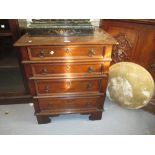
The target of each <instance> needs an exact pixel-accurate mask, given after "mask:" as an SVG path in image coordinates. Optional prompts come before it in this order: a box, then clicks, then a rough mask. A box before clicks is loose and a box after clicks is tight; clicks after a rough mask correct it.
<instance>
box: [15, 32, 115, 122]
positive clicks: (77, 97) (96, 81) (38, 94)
mask: <svg viewBox="0 0 155 155" xmlns="http://www.w3.org/2000/svg"><path fill="white" fill-rule="evenodd" d="M116 43H117V42H116V41H115V39H113V38H112V37H111V36H110V35H109V34H107V33H106V32H105V31H103V30H101V29H97V30H95V33H94V35H90V36H70V37H58V36H57V37H52V36H38V37H36V36H35V37H32V36H28V35H27V34H25V35H24V36H22V37H21V38H20V39H19V40H18V41H17V42H16V43H15V46H18V47H20V53H21V56H22V64H23V65H24V69H25V74H26V77H27V81H28V86H29V90H30V93H31V95H32V96H33V103H34V109H35V115H36V117H37V120H38V123H48V122H50V118H49V117H54V116H57V115H60V114H69V113H80V114H88V115H90V116H89V119H90V120H100V119H101V117H102V111H103V104H104V99H105V91H106V86H107V79H108V69H109V66H110V62H111V51H112V45H113V44H116Z"/></svg>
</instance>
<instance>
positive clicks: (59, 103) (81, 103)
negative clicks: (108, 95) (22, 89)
mask: <svg viewBox="0 0 155 155" xmlns="http://www.w3.org/2000/svg"><path fill="white" fill-rule="evenodd" d="M103 99H104V98H103V96H97V97H96V96H95V97H76V98H40V99H38V102H39V107H40V110H58V109H64V110H66V109H81V108H98V109H102V108H103Z"/></svg>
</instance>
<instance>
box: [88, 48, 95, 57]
mask: <svg viewBox="0 0 155 155" xmlns="http://www.w3.org/2000/svg"><path fill="white" fill-rule="evenodd" d="M94 55H95V51H94V49H92V48H91V49H89V51H88V56H89V57H92V56H94Z"/></svg>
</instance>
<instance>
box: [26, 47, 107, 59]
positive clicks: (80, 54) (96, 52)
mask: <svg viewBox="0 0 155 155" xmlns="http://www.w3.org/2000/svg"><path fill="white" fill-rule="evenodd" d="M104 52H105V48H104V47H103V46H39V47H38V46H34V47H28V54H29V58H30V60H46V59H47V60H50V59H68V58H69V59H80V58H103V56H104Z"/></svg>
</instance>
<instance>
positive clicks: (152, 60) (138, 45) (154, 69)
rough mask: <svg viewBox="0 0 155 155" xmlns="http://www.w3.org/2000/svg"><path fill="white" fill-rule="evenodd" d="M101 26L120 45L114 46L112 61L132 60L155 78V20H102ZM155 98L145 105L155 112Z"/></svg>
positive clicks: (147, 108)
mask: <svg viewBox="0 0 155 155" xmlns="http://www.w3.org/2000/svg"><path fill="white" fill-rule="evenodd" d="M100 28H102V29H104V30H105V31H107V32H108V33H109V34H111V35H112V36H113V37H114V38H115V39H116V40H117V41H118V42H119V45H114V46H113V53H112V59H113V62H112V63H117V62H120V61H131V62H134V63H137V64H139V65H141V66H143V67H144V68H146V69H147V70H148V71H149V72H150V73H151V75H152V76H153V78H154V80H155V20H149V19H139V20H138V19H135V20H120V19H118V20H101V22H100ZM154 101H155V100H154V99H152V101H151V102H150V104H149V105H148V106H147V107H145V109H146V110H148V111H150V112H153V111H154V114H155V102H154Z"/></svg>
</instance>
